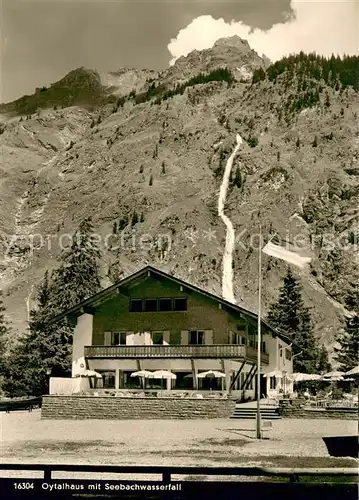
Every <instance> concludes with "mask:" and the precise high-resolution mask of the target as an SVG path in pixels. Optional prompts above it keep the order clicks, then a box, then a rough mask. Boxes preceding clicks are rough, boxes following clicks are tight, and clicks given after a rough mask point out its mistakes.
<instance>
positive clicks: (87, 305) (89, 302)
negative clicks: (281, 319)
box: [50, 266, 290, 343]
mask: <svg viewBox="0 0 359 500" xmlns="http://www.w3.org/2000/svg"><path fill="white" fill-rule="evenodd" d="M146 275H148V276H153V277H156V276H157V277H159V278H162V279H166V280H170V281H172V282H174V283H176V284H178V285H180V286H183V287H184V288H187V289H188V290H193V291H194V292H197V293H199V294H201V295H204V296H205V297H208V298H210V299H213V300H214V301H216V302H218V303H219V304H222V305H224V306H225V307H226V309H227V310H229V311H232V312H234V313H237V314H238V313H243V314H245V315H247V316H249V317H251V318H253V319H255V320H256V321H258V315H257V314H255V313H254V312H252V311H249V310H248V309H245V308H244V307H241V306H238V305H236V304H232V303H231V302H228V301H227V300H225V299H223V298H221V297H218V296H217V295H214V294H213V293H210V292H207V291H206V290H203V289H201V288H198V287H197V286H195V285H192V284H191V283H188V282H186V281H183V280H181V279H180V278H176V277H175V276H171V275H170V274H167V273H165V272H164V271H161V270H159V269H156V268H155V267H152V266H146V267H144V268H142V269H140V270H139V271H137V272H135V273H134V274H131V275H130V276H127V277H126V278H124V279H122V280H120V281H118V282H117V283H115V284H114V285H111V286H110V287H108V288H106V289H105V290H102V291H101V292H98V293H96V294H95V295H93V296H92V297H89V298H88V299H86V300H84V301H82V302H80V303H79V304H77V305H76V306H74V307H71V308H70V309H68V310H67V311H64V312H62V313H60V314H58V315H56V316H54V317H53V318H52V319H51V321H50V323H51V324H53V323H56V322H58V321H59V320H61V319H63V318H65V317H77V316H80V315H81V314H83V313H84V312H86V309H87V310H88V309H91V308H94V307H96V306H97V305H99V304H101V303H103V302H106V301H107V300H110V299H111V298H113V297H114V296H116V295H117V294H118V293H119V290H120V289H121V288H122V287H124V286H126V285H128V284H130V283H134V282H136V281H137V280H141V279H143V277H144V276H146ZM262 325H264V326H266V327H267V328H268V329H269V330H270V331H271V332H272V333H273V334H275V335H276V336H277V337H279V338H282V339H283V340H284V341H285V342H288V343H289V342H290V338H289V337H288V336H286V335H285V334H283V333H282V332H279V331H278V330H276V329H275V328H273V327H272V326H270V325H269V324H268V323H266V322H265V321H263V320H262Z"/></svg>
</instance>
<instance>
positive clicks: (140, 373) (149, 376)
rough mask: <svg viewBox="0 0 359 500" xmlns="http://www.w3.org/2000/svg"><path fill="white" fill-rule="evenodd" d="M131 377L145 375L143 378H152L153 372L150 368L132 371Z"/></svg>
mask: <svg viewBox="0 0 359 500" xmlns="http://www.w3.org/2000/svg"><path fill="white" fill-rule="evenodd" d="M130 377H143V378H151V377H152V372H150V371H148V370H140V371H139V372H133V373H131V375H130Z"/></svg>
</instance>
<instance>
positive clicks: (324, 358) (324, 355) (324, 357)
mask: <svg viewBox="0 0 359 500" xmlns="http://www.w3.org/2000/svg"><path fill="white" fill-rule="evenodd" d="M331 369H332V367H331V364H330V362H329V358H328V351H327V349H326V347H325V345H321V346H320V347H319V349H318V356H317V373H327V372H330V371H331Z"/></svg>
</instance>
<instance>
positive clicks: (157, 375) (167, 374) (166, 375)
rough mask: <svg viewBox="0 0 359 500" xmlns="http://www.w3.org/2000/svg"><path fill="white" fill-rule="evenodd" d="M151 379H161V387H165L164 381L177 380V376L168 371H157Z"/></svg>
mask: <svg viewBox="0 0 359 500" xmlns="http://www.w3.org/2000/svg"><path fill="white" fill-rule="evenodd" d="M150 378H160V379H161V387H162V386H163V379H164V378H165V379H169V378H170V379H171V380H175V379H176V378H177V375H176V374H175V373H172V372H169V371H167V370H157V371H155V372H153V373H152V375H151V377H150Z"/></svg>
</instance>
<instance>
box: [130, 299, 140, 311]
mask: <svg viewBox="0 0 359 500" xmlns="http://www.w3.org/2000/svg"><path fill="white" fill-rule="evenodd" d="M130 312H142V299H131V300H130Z"/></svg>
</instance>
